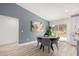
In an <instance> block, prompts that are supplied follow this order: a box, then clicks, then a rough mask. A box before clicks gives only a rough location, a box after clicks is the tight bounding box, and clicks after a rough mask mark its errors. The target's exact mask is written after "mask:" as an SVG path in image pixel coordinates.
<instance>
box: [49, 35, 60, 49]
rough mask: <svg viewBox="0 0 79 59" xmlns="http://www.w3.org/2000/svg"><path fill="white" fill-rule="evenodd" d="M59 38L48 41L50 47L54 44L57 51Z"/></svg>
mask: <svg viewBox="0 0 79 59" xmlns="http://www.w3.org/2000/svg"><path fill="white" fill-rule="evenodd" d="M59 38H60V37H57V38H51V39H50V40H51V44H52V45H53V44H55V45H56V47H57V49H59V47H58V41H59Z"/></svg>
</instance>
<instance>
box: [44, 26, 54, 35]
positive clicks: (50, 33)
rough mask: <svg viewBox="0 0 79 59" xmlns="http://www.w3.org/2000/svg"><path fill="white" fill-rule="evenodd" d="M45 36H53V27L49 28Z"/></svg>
mask: <svg viewBox="0 0 79 59" xmlns="http://www.w3.org/2000/svg"><path fill="white" fill-rule="evenodd" d="M45 35H47V36H51V35H52V32H51V27H50V26H48V28H47V30H46V33H45Z"/></svg>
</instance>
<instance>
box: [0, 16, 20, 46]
mask: <svg viewBox="0 0 79 59" xmlns="http://www.w3.org/2000/svg"><path fill="white" fill-rule="evenodd" d="M18 21H19V20H18V19H17V18H13V17H9V16H2V15H0V45H3V44H9V43H13V42H18V39H19V22H18Z"/></svg>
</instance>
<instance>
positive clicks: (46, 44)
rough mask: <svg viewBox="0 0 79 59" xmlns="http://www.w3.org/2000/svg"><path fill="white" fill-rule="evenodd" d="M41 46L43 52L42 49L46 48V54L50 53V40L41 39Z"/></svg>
mask: <svg viewBox="0 0 79 59" xmlns="http://www.w3.org/2000/svg"><path fill="white" fill-rule="evenodd" d="M41 45H42V47H43V51H44V47H48V52H49V53H50V48H51V40H50V39H47V38H42V41H41Z"/></svg>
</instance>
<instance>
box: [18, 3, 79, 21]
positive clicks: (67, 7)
mask: <svg viewBox="0 0 79 59" xmlns="http://www.w3.org/2000/svg"><path fill="white" fill-rule="evenodd" d="M18 5H20V6H21V7H23V8H25V9H27V10H29V11H31V12H32V13H34V14H36V15H38V16H40V17H42V18H44V19H46V20H48V21H52V20H58V19H63V18H66V17H69V16H71V15H74V14H77V13H79V4H78V3H69V4H68V3H18Z"/></svg>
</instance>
